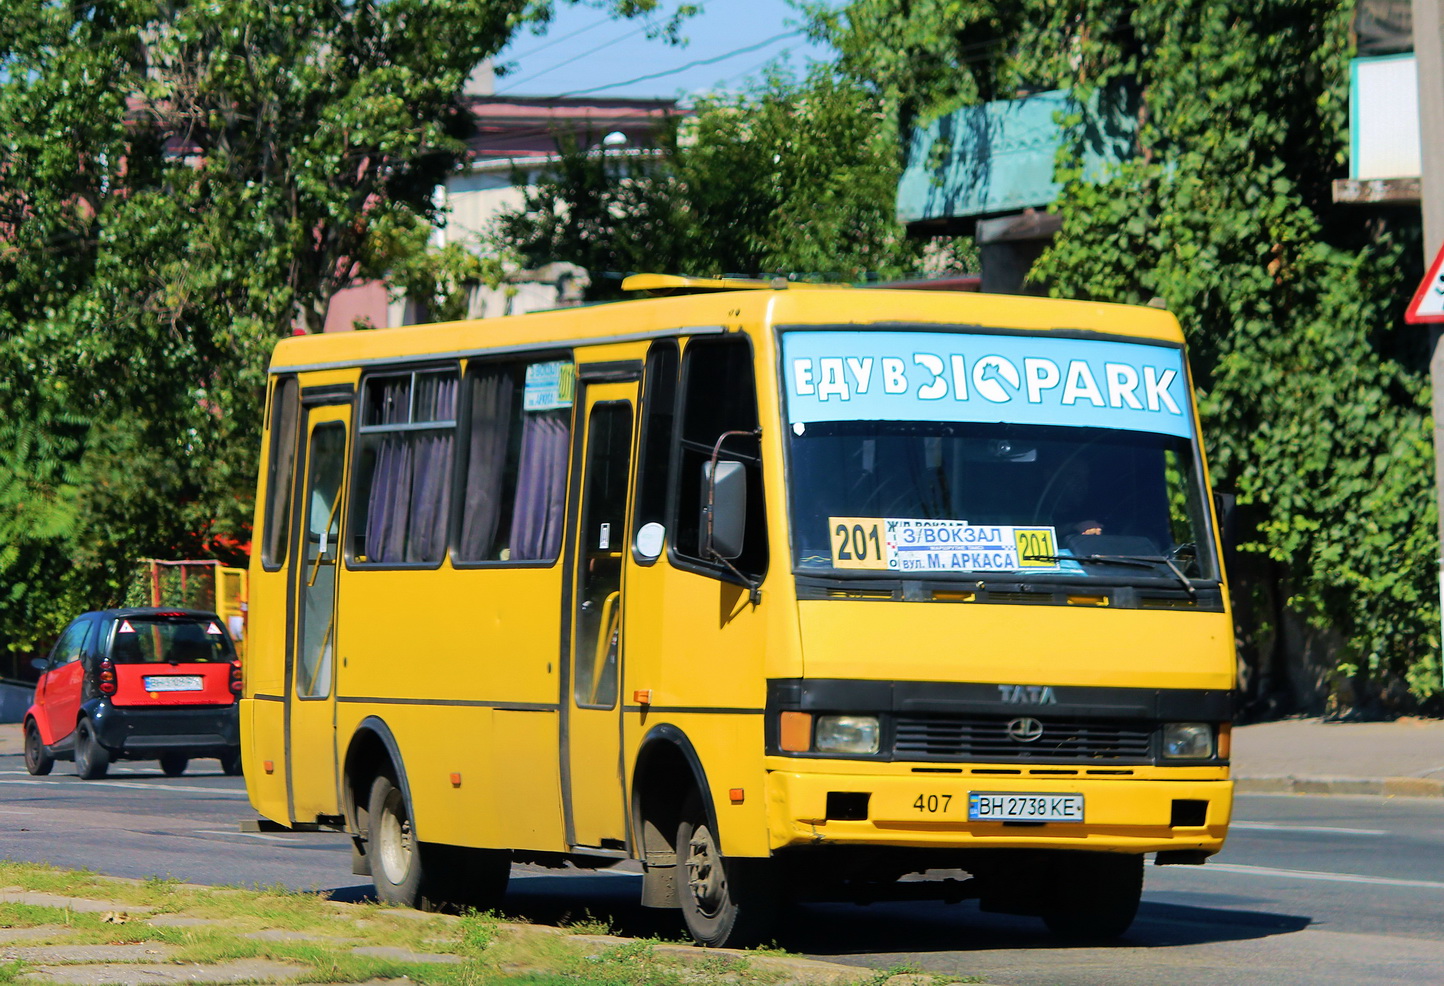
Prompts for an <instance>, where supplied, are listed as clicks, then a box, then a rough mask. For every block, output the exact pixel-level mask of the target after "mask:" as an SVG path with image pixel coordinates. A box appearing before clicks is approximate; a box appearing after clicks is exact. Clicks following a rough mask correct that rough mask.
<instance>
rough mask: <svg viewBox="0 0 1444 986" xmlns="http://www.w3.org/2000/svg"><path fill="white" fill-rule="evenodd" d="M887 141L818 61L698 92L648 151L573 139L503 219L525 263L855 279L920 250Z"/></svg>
mask: <svg viewBox="0 0 1444 986" xmlns="http://www.w3.org/2000/svg"><path fill="white" fill-rule="evenodd" d="M898 174H899V170H898V163H897V155H896V145H895V142H894V137H893V131H892V128H891V127H890V126H889V125H888V117H887V116H886V115H885V112H884V106H883V103H882V101H881V100H879V99H878V98H877V97H876V96H875V95H874V94H872V93H871V92H869V91H868V90H867V89H865V88H863V87H860V86H857V85H853V84H849V83H847V82H845V81H843V80H842V79H840V78H839V77H837V76H836V75H835V74H833V73H831V72H830V71H827V70H825V69H819V70H815V71H813V72H812V73H811V74H809V75H808V76H807V77H806V78H805V79H802V80H796V79H794V78H792V77H791V76H789V75H787V74H785V73H783V72H781V71H776V70H774V71H772V72H771V73H769V74H768V75H767V76H766V77H765V78H764V79H763V80H762V81H760V82H758V83H757V84H755V85H754V86H752V87H751V88H750V89H747V90H746V91H744V92H741V93H739V94H735V95H728V94H718V95H712V96H707V97H703V98H701V99H699V100H697V102H696V103H695V105H694V107H693V113H692V114H691V115H690V116H689V117H688V118H687V119H685V120H684V121H682V122H681V123H680V124H678V125H677V126H676V127H675V128H673V129H672V130H670V131H668V132H666V133H664V134H663V136H662V138H661V140H660V142H659V146H658V148H656V150H655V152H654V153H652V154H640V155H639V154H635V153H633V154H622V155H618V154H608V153H606V152H605V148H595V149H591V150H587V149H585V148H582V147H580V146H572V147H570V148H569V149H568V150H567V151H566V152H565V153H563V154H562V155H561V159H560V161H559V162H558V164H557V166H556V167H555V168H554V169H552V171H551V172H550V173H549V174H547V175H546V176H544V177H543V180H541V181H540V182H539V183H538V184H537V186H536V187H535V188H534V189H533V190H531V191H530V192H529V193H528V196H527V200H526V202H525V203H524V205H523V206H522V207H520V208H519V209H518V210H516V211H515V212H513V213H511V214H509V215H507V216H505V217H504V218H503V220H502V222H501V226H500V232H499V238H500V240H501V241H502V242H503V243H505V244H507V245H508V246H510V247H513V248H515V249H517V250H518V251H519V252H520V253H521V254H522V256H523V257H525V258H526V259H527V260H528V261H529V262H531V263H533V264H539V263H545V262H547V261H550V260H558V259H561V260H567V261H571V262H573V263H578V264H581V265H582V266H583V267H586V268H588V269H589V270H590V271H591V272H592V283H593V286H594V289H595V290H596V293H598V294H603V293H606V292H608V291H610V292H615V290H616V280H615V278H612V279H610V280H604V279H603V278H601V277H599V276H598V274H599V273H600V272H611V273H627V272H633V271H663V272H668V273H687V274H694V275H718V274H744V275H757V274H773V273H783V274H787V273H794V272H806V273H808V274H822V275H825V276H827V275H831V276H835V277H838V278H840V279H855V278H857V277H860V276H862V275H863V274H865V273H866V272H879V271H881V272H884V273H888V274H892V273H897V272H899V271H903V270H907V269H910V268H911V267H912V266H913V264H914V263H915V261H916V258H917V256H918V250H917V248H916V247H915V246H914V245H912V244H909V243H908V242H907V241H906V240H905V238H904V235H903V229H902V227H901V226H899V225H898V223H897V221H896V219H895V218H894V215H893V199H894V197H895V195H896V189H897V180H898Z"/></svg>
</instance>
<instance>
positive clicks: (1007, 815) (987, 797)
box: [968, 791, 1083, 822]
mask: <svg viewBox="0 0 1444 986" xmlns="http://www.w3.org/2000/svg"><path fill="white" fill-rule="evenodd" d="M968 821H970V822H1081V821H1083V795H1081V794H1005V793H1002V792H998V791H971V792H969V794H968Z"/></svg>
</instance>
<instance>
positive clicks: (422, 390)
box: [350, 369, 457, 565]
mask: <svg viewBox="0 0 1444 986" xmlns="http://www.w3.org/2000/svg"><path fill="white" fill-rule="evenodd" d="M363 386H364V388H365V389H364V391H363V400H362V405H361V426H360V428H359V431H360V435H361V441H360V449H359V450H360V459H361V461H360V465H359V466H358V468H357V470H356V488H355V497H354V498H353V499H352V501H351V518H352V522H351V535H350V536H351V559H352V561H353V562H354V563H362V564H365V563H370V564H385V565H406V564H412V565H415V564H435V563H437V562H439V561H441V559H442V557H443V556H444V555H445V554H446V529H447V520H448V514H449V510H450V507H451V453H452V446H453V444H454V441H455V435H456V395H457V379H456V371H455V370H450V369H447V370H418V371H414V372H405V373H389V374H386V375H379V374H378V375H376V376H372V377H369V378H368V379H366V380H365V381H364V384H363Z"/></svg>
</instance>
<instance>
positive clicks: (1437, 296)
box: [1404, 248, 1444, 325]
mask: <svg viewBox="0 0 1444 986" xmlns="http://www.w3.org/2000/svg"><path fill="white" fill-rule="evenodd" d="M1441 267H1444V248H1441V249H1440V250H1439V255H1438V256H1436V257H1435V258H1434V262H1433V263H1432V264H1430V265H1429V272H1428V273H1427V274H1425V275H1424V280H1422V281H1420V282H1419V289H1418V290H1417V291H1415V292H1414V299H1413V300H1412V301H1410V302H1409V307H1408V308H1407V309H1405V311H1404V321H1406V322H1408V323H1409V324H1410V325H1424V324H1426V323H1429V322H1444V270H1441V269H1440V268H1441Z"/></svg>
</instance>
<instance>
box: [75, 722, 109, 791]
mask: <svg viewBox="0 0 1444 986" xmlns="http://www.w3.org/2000/svg"><path fill="white" fill-rule="evenodd" d="M109 769H110V751H109V750H107V749H106V748H105V747H103V746H101V745H100V740H98V739H96V738H95V730H94V728H93V727H92V726H91V725H90V720H89V719H82V720H80V723H79V724H78V725H77V726H76V727H75V773H76V775H77V776H79V777H80V779H81V780H83V781H93V780H96V779H97V778H101V777H104V776H105V772H106V771H107V770H109Z"/></svg>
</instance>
